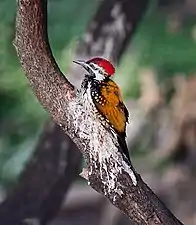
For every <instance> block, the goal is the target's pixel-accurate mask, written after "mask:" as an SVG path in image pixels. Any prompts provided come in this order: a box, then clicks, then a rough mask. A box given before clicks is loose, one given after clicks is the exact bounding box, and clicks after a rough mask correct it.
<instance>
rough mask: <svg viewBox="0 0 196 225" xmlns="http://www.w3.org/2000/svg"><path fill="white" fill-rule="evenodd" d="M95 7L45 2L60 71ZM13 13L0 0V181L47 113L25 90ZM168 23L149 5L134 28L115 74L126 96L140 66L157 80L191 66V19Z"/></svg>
mask: <svg viewBox="0 0 196 225" xmlns="http://www.w3.org/2000/svg"><path fill="white" fill-rule="evenodd" d="M96 7H97V1H95V0H93V1H92V0H83V1H82V5H81V3H80V2H79V0H72V1H65V0H58V1H57V0H49V4H48V12H49V16H48V19H49V28H48V29H49V39H50V43H51V47H52V50H53V53H54V56H55V58H56V60H57V61H58V64H59V66H60V67H61V69H62V70H63V71H64V72H66V70H67V68H68V65H69V64H70V63H71V60H72V58H73V53H74V50H75V48H76V45H77V42H78V39H79V38H80V37H81V35H82V34H83V32H84V30H85V27H86V25H87V23H88V21H89V20H90V18H91V17H92V15H93V13H94V12H95V11H96ZM14 17H15V0H0V58H1V60H0V104H1V108H0V180H1V181H2V183H3V184H4V185H6V184H9V182H11V181H13V180H14V179H15V177H16V176H17V175H18V174H19V172H20V171H21V169H22V168H23V165H24V163H25V161H26V160H27V159H28V158H29V157H30V155H31V153H32V150H33V149H34V146H35V145H36V140H37V138H38V137H39V133H40V132H41V129H42V124H43V122H44V121H45V120H46V119H47V117H48V116H47V114H46V113H45V112H44V110H43V109H42V107H41V106H40V104H39V103H38V102H37V100H36V98H35V97H34V95H33V93H32V91H31V90H30V88H29V86H28V84H27V80H26V78H25V76H24V75H23V72H22V71H21V68H20V65H19V62H18V59H17V56H16V53H15V50H14V47H13V46H12V40H13V38H14ZM168 23H169V18H168V14H167V12H166V11H165V12H160V11H159V10H157V9H153V10H150V11H149V13H147V15H146V16H145V18H144V20H143V22H142V23H141V25H140V27H139V28H138V30H137V32H136V35H135V37H134V39H133V41H132V43H131V45H130V47H129V48H128V49H127V52H126V54H125V55H124V57H123V59H122V61H121V64H120V67H119V68H117V75H116V77H115V79H116V80H117V82H118V83H119V84H120V86H121V87H122V89H123V93H124V95H125V96H126V97H134V98H137V97H138V96H139V94H140V86H139V76H138V74H139V71H140V69H141V68H143V67H151V68H153V69H155V70H156V71H157V72H158V74H159V75H160V80H161V79H164V78H165V77H168V76H173V75H174V74H175V73H178V72H181V73H186V74H188V73H190V72H191V71H195V70H196V38H195V37H194V35H193V33H194V29H195V30H196V18H194V17H190V18H188V19H186V20H185V21H184V22H183V24H182V29H180V30H178V31H176V32H169V31H168ZM122 77H123V79H122ZM40 124H41V125H40Z"/></svg>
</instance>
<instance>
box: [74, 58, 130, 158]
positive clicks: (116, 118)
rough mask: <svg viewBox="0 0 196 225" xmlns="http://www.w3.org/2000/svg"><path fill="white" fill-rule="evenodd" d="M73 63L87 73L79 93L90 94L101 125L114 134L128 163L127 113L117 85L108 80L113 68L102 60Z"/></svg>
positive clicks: (93, 59)
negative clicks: (126, 139)
mask: <svg viewBox="0 0 196 225" xmlns="http://www.w3.org/2000/svg"><path fill="white" fill-rule="evenodd" d="M73 62H74V63H76V64H79V65H81V66H82V67H83V68H84V69H85V70H86V71H87V73H86V74H85V76H84V79H83V81H82V83H81V93H83V94H84V93H90V94H89V95H90V98H91V100H92V102H93V104H94V105H95V109H96V111H97V112H98V117H99V119H100V121H101V124H103V125H104V126H106V127H108V128H110V129H112V130H113V131H114V132H115V133H116V135H117V138H118V143H119V145H120V147H121V148H120V149H121V150H122V152H123V154H124V156H125V157H126V158H127V159H128V161H129V162H130V157H129V152H128V147H127V144H126V141H125V138H126V123H127V122H128V117H129V112H128V110H127V108H126V106H125V105H124V103H123V100H122V96H121V92H120V89H119V87H118V85H117V84H116V83H115V82H114V81H113V80H111V79H110V78H111V76H113V75H114V73H115V68H114V66H113V65H112V64H111V63H110V62H109V61H108V60H106V59H103V58H92V59H90V60H88V61H82V60H76V61H73Z"/></svg>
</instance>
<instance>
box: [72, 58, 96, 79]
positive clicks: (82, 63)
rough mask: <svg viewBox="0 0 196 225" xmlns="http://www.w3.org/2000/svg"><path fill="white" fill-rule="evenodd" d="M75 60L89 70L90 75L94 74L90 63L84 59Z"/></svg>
mask: <svg viewBox="0 0 196 225" xmlns="http://www.w3.org/2000/svg"><path fill="white" fill-rule="evenodd" d="M73 62H74V63H76V64H78V65H80V66H82V67H83V68H84V69H85V70H87V71H88V72H89V75H92V76H94V72H93V70H92V68H91V67H90V66H89V65H88V63H86V62H85V61H83V60H74V61H73Z"/></svg>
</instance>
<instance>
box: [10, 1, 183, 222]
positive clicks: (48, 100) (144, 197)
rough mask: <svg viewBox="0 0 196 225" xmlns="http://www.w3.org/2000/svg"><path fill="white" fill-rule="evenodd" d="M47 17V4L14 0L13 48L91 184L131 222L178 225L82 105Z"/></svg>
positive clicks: (104, 130)
mask: <svg viewBox="0 0 196 225" xmlns="http://www.w3.org/2000/svg"><path fill="white" fill-rule="evenodd" d="M46 14H47V10H46V1H45V0H18V6H17V18H16V37H15V41H14V44H15V47H16V50H17V53H18V57H19V59H20V62H21V64H22V67H23V70H24V72H25V74H26V76H27V78H28V79H29V82H30V85H31V87H32V88H33V90H34V92H35V94H36V96H37V98H38V99H39V101H40V102H41V104H42V105H43V107H44V108H45V109H46V110H47V111H48V112H49V114H50V116H51V117H52V118H53V120H54V121H55V122H56V123H57V124H58V125H60V126H61V127H62V129H63V130H64V131H65V132H66V133H67V134H68V135H69V136H70V137H71V138H72V139H73V141H74V142H75V143H76V144H77V146H78V148H79V149H80V150H81V152H82V154H83V156H84V158H85V161H86V164H87V170H86V171H87V172H86V174H87V177H88V181H89V184H90V185H91V186H92V187H93V188H94V189H95V190H97V191H98V192H100V193H102V194H104V195H105V196H106V197H107V198H108V199H109V200H110V201H111V202H112V203H113V204H114V205H115V206H116V207H118V208H119V209H121V210H122V211H123V212H124V213H125V214H126V215H127V216H128V217H129V218H130V219H131V220H132V221H133V222H134V223H135V224H181V223H180V222H179V221H178V220H177V219H176V218H175V217H174V216H173V214H172V213H171V212H170V211H169V210H168V209H167V208H166V207H165V206H164V204H163V203H162V202H161V201H160V200H159V199H158V198H157V196H156V195H155V194H154V193H153V192H152V191H151V189H149V188H148V186H147V185H146V184H145V183H144V182H143V181H142V179H141V177H140V176H139V175H138V174H137V173H136V172H135V170H134V169H133V167H132V166H130V165H128V164H127V163H126V162H125V161H124V160H123V157H122V156H121V154H120V153H119V149H118V146H117V145H116V141H115V138H114V137H113V135H112V134H111V133H110V132H109V131H107V130H106V129H105V128H104V127H103V126H101V125H100V123H99V121H97V119H96V118H95V117H94V115H93V113H91V112H89V111H88V110H87V109H86V108H85V107H84V106H83V105H82V104H81V103H80V98H79V97H78V96H77V90H76V89H75V88H74V87H73V85H72V84H70V82H69V81H68V80H67V79H66V78H65V77H64V75H63V74H62V73H61V71H60V70H59V68H58V66H57V64H56V62H55V60H54V58H53V56H52V53H51V50H50V47H49V43H48V37H47V16H46Z"/></svg>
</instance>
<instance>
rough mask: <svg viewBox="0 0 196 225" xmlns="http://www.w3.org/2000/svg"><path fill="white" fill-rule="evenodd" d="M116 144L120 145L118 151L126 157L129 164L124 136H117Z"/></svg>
mask: <svg viewBox="0 0 196 225" xmlns="http://www.w3.org/2000/svg"><path fill="white" fill-rule="evenodd" d="M118 143H119V145H120V149H121V151H122V153H123V155H124V156H126V159H127V160H128V161H129V162H131V159H130V156H129V149H128V146H127V143H126V140H125V136H123V135H118ZM127 160H126V161H127Z"/></svg>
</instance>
